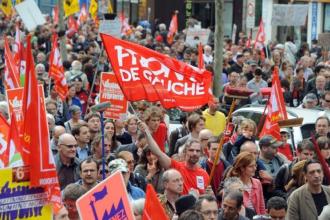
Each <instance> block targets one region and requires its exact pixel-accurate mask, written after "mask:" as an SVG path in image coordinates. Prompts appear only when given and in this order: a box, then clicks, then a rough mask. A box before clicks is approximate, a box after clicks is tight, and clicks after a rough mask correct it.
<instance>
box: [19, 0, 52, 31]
mask: <svg viewBox="0 0 330 220" xmlns="http://www.w3.org/2000/svg"><path fill="white" fill-rule="evenodd" d="M15 9H16V11H17V13H18V14H19V16H20V17H21V18H22V21H23V23H24V25H25V27H26V28H27V29H28V30H29V31H33V30H34V29H35V28H36V27H37V26H38V25H43V24H45V23H46V19H45V18H44V16H43V15H42V13H41V11H40V9H39V7H38V5H37V4H36V3H35V1H34V0H25V1H24V2H22V3H20V4H18V5H15Z"/></svg>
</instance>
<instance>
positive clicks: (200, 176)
mask: <svg viewBox="0 0 330 220" xmlns="http://www.w3.org/2000/svg"><path fill="white" fill-rule="evenodd" d="M139 127H140V130H141V131H145V133H146V137H147V141H148V146H149V149H150V151H151V152H152V153H153V154H155V155H156V156H157V157H158V160H159V162H160V164H161V166H162V167H163V168H165V169H169V168H174V169H176V170H178V171H179V172H180V173H181V175H182V177H183V182H184V183H183V194H188V193H189V192H190V191H194V192H196V191H197V192H198V193H199V194H204V193H205V190H206V189H207V184H208V181H209V175H208V174H207V172H206V171H205V170H203V169H202V168H201V167H200V166H199V164H198V162H199V158H200V156H201V153H202V148H201V144H200V141H199V140H197V139H189V140H188V141H187V142H186V144H185V150H184V151H185V155H186V157H185V161H184V162H178V161H176V160H174V159H171V158H170V157H169V156H167V155H166V154H165V153H164V152H163V151H161V150H160V148H159V147H158V146H157V143H156V142H155V140H154V139H153V138H152V135H151V133H150V131H149V129H148V127H147V126H146V125H145V124H144V123H142V122H139ZM208 190H212V189H211V188H210V187H208Z"/></svg>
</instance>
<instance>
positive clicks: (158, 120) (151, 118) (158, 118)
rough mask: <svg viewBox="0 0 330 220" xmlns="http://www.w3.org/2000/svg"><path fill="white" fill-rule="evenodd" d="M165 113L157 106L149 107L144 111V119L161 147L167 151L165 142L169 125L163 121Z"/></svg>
mask: <svg viewBox="0 0 330 220" xmlns="http://www.w3.org/2000/svg"><path fill="white" fill-rule="evenodd" d="M162 119H163V113H162V110H161V109H160V108H159V107H157V106H152V107H149V108H148V109H146V110H145V112H144V120H145V122H146V124H147V126H148V128H149V130H150V132H151V134H152V137H153V138H154V139H155V141H156V143H157V144H158V146H159V148H160V149H161V150H162V151H163V152H165V142H166V140H167V127H166V125H165V123H164V122H162Z"/></svg>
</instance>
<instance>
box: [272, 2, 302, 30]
mask: <svg viewBox="0 0 330 220" xmlns="http://www.w3.org/2000/svg"><path fill="white" fill-rule="evenodd" d="M307 14H308V5H299V4H294V5H293V4H289V5H286V4H273V13H272V25H277V26H303V25H305V22H306V18H307Z"/></svg>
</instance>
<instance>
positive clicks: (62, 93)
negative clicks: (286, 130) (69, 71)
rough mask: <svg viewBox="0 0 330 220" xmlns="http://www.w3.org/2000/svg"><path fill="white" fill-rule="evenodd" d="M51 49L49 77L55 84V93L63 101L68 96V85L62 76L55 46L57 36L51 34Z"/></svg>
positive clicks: (60, 62)
mask: <svg viewBox="0 0 330 220" xmlns="http://www.w3.org/2000/svg"><path fill="white" fill-rule="evenodd" d="M52 45H53V48H52V51H51V52H50V56H49V76H50V77H51V78H52V79H53V80H54V82H55V91H56V92H57V93H58V95H59V97H60V98H61V99H62V100H65V98H66V96H67V94H68V91H69V89H68V85H67V82H66V79H65V75H64V68H63V64H62V59H61V54H60V50H59V48H58V44H57V34H55V33H54V34H53V42H52Z"/></svg>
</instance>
